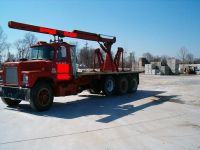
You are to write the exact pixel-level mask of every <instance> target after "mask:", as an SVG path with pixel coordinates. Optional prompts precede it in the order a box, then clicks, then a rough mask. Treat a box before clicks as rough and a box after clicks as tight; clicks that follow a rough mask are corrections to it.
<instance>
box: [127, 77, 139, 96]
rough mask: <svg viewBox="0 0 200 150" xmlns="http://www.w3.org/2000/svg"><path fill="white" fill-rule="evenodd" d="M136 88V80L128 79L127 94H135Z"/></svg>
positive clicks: (133, 78)
mask: <svg viewBox="0 0 200 150" xmlns="http://www.w3.org/2000/svg"><path fill="white" fill-rule="evenodd" d="M137 88H138V80H137V79H136V78H135V77H129V84H128V93H135V92H136V91H137Z"/></svg>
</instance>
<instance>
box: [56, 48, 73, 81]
mask: <svg viewBox="0 0 200 150" xmlns="http://www.w3.org/2000/svg"><path fill="white" fill-rule="evenodd" d="M56 67H57V80H70V79H71V78H72V71H71V70H72V69H71V59H70V46H68V45H60V46H59V48H58V50H57V63H56Z"/></svg>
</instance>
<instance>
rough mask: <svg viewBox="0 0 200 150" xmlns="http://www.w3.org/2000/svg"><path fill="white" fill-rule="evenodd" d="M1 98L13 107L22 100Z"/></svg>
mask: <svg viewBox="0 0 200 150" xmlns="http://www.w3.org/2000/svg"><path fill="white" fill-rule="evenodd" d="M1 99H2V101H3V103H4V104H6V105H8V106H11V107H13V106H17V105H19V103H20V102H21V101H20V100H11V99H9V98H1Z"/></svg>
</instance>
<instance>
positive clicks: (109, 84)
mask: <svg viewBox="0 0 200 150" xmlns="http://www.w3.org/2000/svg"><path fill="white" fill-rule="evenodd" d="M102 91H103V94H105V95H107V96H110V95H113V94H114V92H115V79H114V78H113V77H112V76H108V77H105V79H104V80H103V86H102Z"/></svg>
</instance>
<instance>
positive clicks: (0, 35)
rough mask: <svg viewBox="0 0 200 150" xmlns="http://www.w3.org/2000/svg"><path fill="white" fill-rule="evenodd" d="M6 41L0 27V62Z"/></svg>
mask: <svg viewBox="0 0 200 150" xmlns="http://www.w3.org/2000/svg"><path fill="white" fill-rule="evenodd" d="M6 39H7V36H6V34H5V33H4V31H3V29H2V28H1V27H0V61H2V57H3V56H2V52H3V51H4V50H5V48H6Z"/></svg>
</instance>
